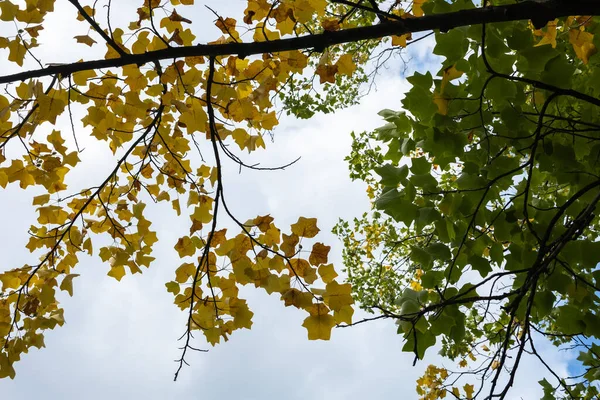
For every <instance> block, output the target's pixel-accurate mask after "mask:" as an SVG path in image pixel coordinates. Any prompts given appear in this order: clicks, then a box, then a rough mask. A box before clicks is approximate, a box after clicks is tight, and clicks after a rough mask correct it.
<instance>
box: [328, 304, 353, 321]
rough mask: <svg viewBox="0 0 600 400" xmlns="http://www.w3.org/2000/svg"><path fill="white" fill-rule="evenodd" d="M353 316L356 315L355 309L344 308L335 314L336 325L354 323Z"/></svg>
mask: <svg viewBox="0 0 600 400" xmlns="http://www.w3.org/2000/svg"><path fill="white" fill-rule="evenodd" d="M352 315H354V309H353V308H352V307H351V306H343V307H341V308H340V309H339V310H336V311H334V313H333V317H334V318H335V322H336V324H341V323H345V324H348V325H350V324H351V323H352Z"/></svg>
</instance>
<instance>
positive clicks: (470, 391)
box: [463, 383, 475, 400]
mask: <svg viewBox="0 0 600 400" xmlns="http://www.w3.org/2000/svg"><path fill="white" fill-rule="evenodd" d="M463 389H464V391H465V394H466V395H467V399H468V400H471V399H472V398H473V392H474V391H475V386H474V385H470V384H468V383H467V384H466V385H465V386H463Z"/></svg>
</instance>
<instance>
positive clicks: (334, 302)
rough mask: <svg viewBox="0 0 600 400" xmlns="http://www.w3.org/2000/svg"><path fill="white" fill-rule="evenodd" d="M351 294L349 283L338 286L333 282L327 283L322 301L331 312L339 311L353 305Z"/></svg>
mask: <svg viewBox="0 0 600 400" xmlns="http://www.w3.org/2000/svg"><path fill="white" fill-rule="evenodd" d="M351 292H352V286H351V285H350V284H349V283H344V284H342V285H340V284H339V283H337V282H335V281H333V282H330V283H328V284H327V286H326V287H325V293H324V294H323V299H324V300H325V303H326V304H327V305H328V306H329V307H330V308H331V309H332V310H334V311H339V310H341V309H342V307H344V306H348V305H350V304H354V299H353V298H352V294H351Z"/></svg>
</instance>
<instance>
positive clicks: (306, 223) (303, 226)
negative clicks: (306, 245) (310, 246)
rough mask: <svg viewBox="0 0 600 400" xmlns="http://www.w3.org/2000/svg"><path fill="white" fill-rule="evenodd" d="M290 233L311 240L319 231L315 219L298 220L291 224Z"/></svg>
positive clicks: (302, 218) (301, 218)
mask: <svg viewBox="0 0 600 400" xmlns="http://www.w3.org/2000/svg"><path fill="white" fill-rule="evenodd" d="M291 228H292V233H293V234H295V235H298V236H301V237H305V238H312V237H315V236H316V235H317V233H319V231H320V229H319V228H317V219H316V218H304V217H300V218H298V222H296V223H295V224H292V226H291Z"/></svg>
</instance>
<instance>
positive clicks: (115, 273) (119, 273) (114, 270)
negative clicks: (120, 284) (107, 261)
mask: <svg viewBox="0 0 600 400" xmlns="http://www.w3.org/2000/svg"><path fill="white" fill-rule="evenodd" d="M108 276H111V277H113V278H115V279H116V280H117V281H120V280H121V278H123V277H124V276H125V267H124V266H122V265H115V266H114V267H111V269H110V271H108Z"/></svg>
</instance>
